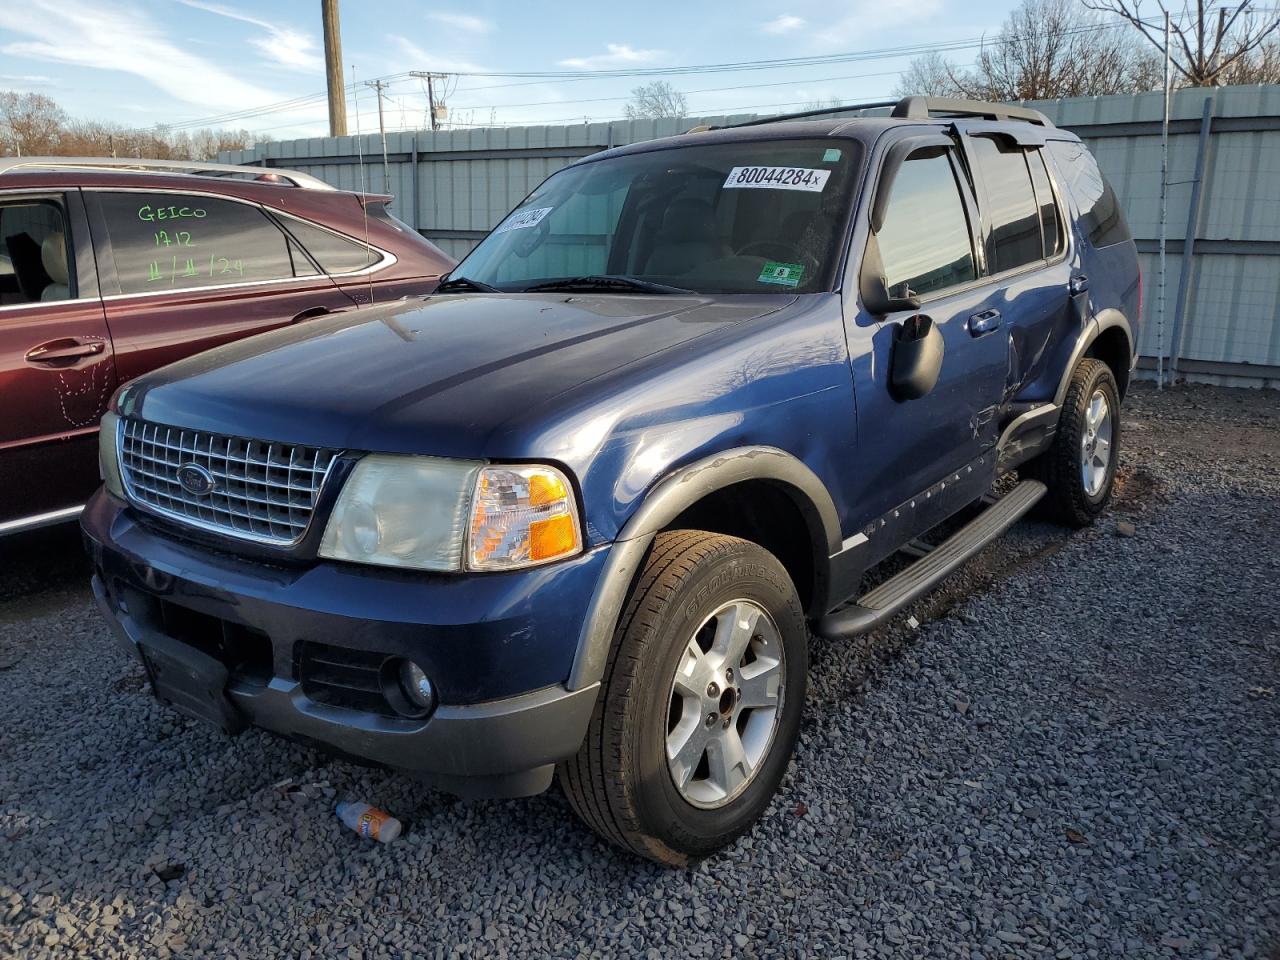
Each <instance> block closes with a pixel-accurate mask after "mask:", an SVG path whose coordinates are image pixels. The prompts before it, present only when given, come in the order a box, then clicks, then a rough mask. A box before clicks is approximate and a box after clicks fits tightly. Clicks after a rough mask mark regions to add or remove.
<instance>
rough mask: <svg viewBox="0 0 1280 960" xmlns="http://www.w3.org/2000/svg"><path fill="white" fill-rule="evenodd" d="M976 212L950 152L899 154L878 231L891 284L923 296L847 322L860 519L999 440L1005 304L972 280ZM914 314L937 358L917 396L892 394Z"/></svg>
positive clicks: (950, 473) (960, 467) (904, 498)
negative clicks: (929, 384) (924, 323)
mask: <svg viewBox="0 0 1280 960" xmlns="http://www.w3.org/2000/svg"><path fill="white" fill-rule="evenodd" d="M975 221H976V218H975V214H974V207H973V203H972V197H971V195H970V193H969V187H968V184H967V181H966V180H965V178H964V176H963V174H962V172H961V170H960V168H959V165H958V164H957V162H956V159H955V156H954V150H952V149H949V148H938V147H930V148H926V149H923V150H921V151H918V152H916V153H912V154H911V155H910V156H909V157H908V158H907V159H906V161H905V162H904V163H903V164H902V167H901V169H900V170H899V171H898V174H897V177H896V178H895V179H894V181H893V185H892V189H891V192H890V195H889V201H888V206H887V209H886V215H885V220H884V224H883V226H882V227H881V229H880V231H879V232H878V234H877V235H876V237H877V242H878V244H879V249H880V257H881V260H882V261H883V266H884V275H885V279H886V282H887V284H888V286H889V287H890V289H892V290H896V291H899V292H902V293H905V292H910V293H911V294H913V295H915V296H916V297H918V298H919V300H920V303H921V306H920V309H919V311H908V312H903V313H894V314H889V315H887V316H883V317H879V318H875V319H871V318H868V317H867V316H866V315H865V314H860V315H859V318H858V320H857V321H856V322H855V323H854V324H853V325H851V327H850V345H851V352H852V355H853V356H854V357H855V358H858V359H857V360H856V361H855V369H854V389H855V395H856V403H857V416H858V437H859V449H858V458H859V463H858V466H857V470H856V472H857V476H858V480H857V484H858V491H857V493H856V496H855V498H854V499H853V501H852V502H854V503H858V504H859V505H860V510H859V514H860V516H859V518H858V521H859V522H858V526H863V525H865V524H866V523H868V522H871V521H873V520H875V519H876V518H879V517H882V516H883V515H884V514H885V513H886V512H891V511H892V510H894V508H896V507H898V506H899V505H900V504H902V503H904V502H909V500H910V498H911V497H913V496H914V495H915V494H917V493H920V494H923V493H924V492H925V491H926V490H927V488H929V487H930V486H931V485H933V484H935V483H937V482H939V481H943V480H945V479H947V478H948V477H954V476H955V475H956V473H957V471H961V472H963V471H965V470H966V469H967V467H968V465H969V464H971V463H972V462H973V461H974V460H975V459H977V458H978V457H979V456H981V455H983V453H984V451H988V450H990V448H992V447H993V446H994V444H995V442H996V440H997V439H998V437H997V427H998V423H997V414H998V410H999V406H1000V403H1001V399H1002V395H1003V391H1004V387H1005V381H1006V375H1007V372H1008V364H1009V357H1008V348H1007V345H1006V336H1005V333H1004V329H1003V314H1004V311H1005V305H1004V303H1003V302H1002V298H1001V296H1000V293H999V291H998V290H997V289H996V288H993V287H991V286H989V285H984V284H980V283H979V282H978V279H977V278H978V274H979V265H978V259H977V257H976V256H975V250H974V232H975V230H974V227H975V226H976V222H975ZM917 312H918V313H919V314H920V315H921V316H925V317H928V318H929V319H930V320H932V321H933V323H934V324H935V325H936V326H937V327H938V330H939V331H940V333H941V335H942V339H943V344H944V350H943V358H942V368H941V372H940V373H939V375H938V380H937V383H936V384H935V385H934V387H933V389H932V390H930V391H929V392H928V393H927V394H925V395H924V396H923V397H919V398H917V399H913V400H898V399H895V398H894V397H893V395H892V394H891V392H890V388H889V383H890V368H891V363H892V358H893V332H894V328H895V327H897V326H898V325H899V324H900V323H902V322H905V321H909V320H910V319H911V318H912V317H913V316H914V315H915V314H916V313H917ZM961 505H963V504H957V505H956V506H957V508H958V507H959V506H961Z"/></svg>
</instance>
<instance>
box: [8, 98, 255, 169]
mask: <svg viewBox="0 0 1280 960" xmlns="http://www.w3.org/2000/svg"><path fill="white" fill-rule="evenodd" d="M268 139H270V138H269V137H264V136H261V135H255V134H253V133H250V132H249V131H248V130H193V131H191V132H189V133H188V132H187V131H185V130H179V131H176V132H174V131H172V130H170V129H169V128H167V127H165V126H162V125H161V126H156V127H153V128H151V129H139V128H136V127H126V126H123V125H121V124H118V123H102V122H100V121H97V120H78V119H72V120H68V119H67V116H66V114H65V113H64V112H63V110H62V108H61V107H60V106H58V104H57V103H56V102H54V101H53V100H51V99H49V98H48V97H45V96H42V95H40V94H35V93H28V94H20V93H13V92H10V91H4V90H0V156H4V155H11V154H20V155H26V156H34V155H37V154H57V155H58V156H63V157H110V156H116V157H138V158H146V159H148V160H216V159H217V157H218V154H219V153H220V152H222V151H224V150H243V149H245V148H246V147H249V146H252V145H253V144H254V143H262V142H264V141H266V140H268Z"/></svg>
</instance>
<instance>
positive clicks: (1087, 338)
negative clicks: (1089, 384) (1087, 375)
mask: <svg viewBox="0 0 1280 960" xmlns="http://www.w3.org/2000/svg"><path fill="white" fill-rule="evenodd" d="M1112 327H1119V328H1120V329H1122V330H1123V331H1124V335H1125V339H1127V340H1128V341H1129V364H1130V368H1132V365H1133V364H1134V363H1136V362H1137V345H1136V344H1135V343H1134V339H1133V327H1132V326H1131V325H1130V323H1129V320H1128V318H1127V317H1125V315H1124V314H1123V313H1121V312H1120V311H1119V310H1116V309H1114V308H1113V307H1107V308H1106V309H1105V310H1103V311H1101V312H1100V313H1099V314H1098V315H1097V316H1095V317H1094V318H1093V319H1092V320H1090V321H1089V323H1088V324H1087V325H1086V326H1085V328H1084V330H1083V331H1081V333H1080V336H1079V337H1078V338H1077V339H1076V345H1075V348H1074V349H1073V350H1072V351H1071V356H1070V357H1069V358H1068V359H1067V365H1066V367H1065V368H1063V371H1062V379H1061V380H1059V381H1058V390H1057V392H1056V393H1054V395H1053V402H1054V404H1055V405H1057V406H1059V407H1061V406H1062V404H1063V402H1064V401H1065V400H1066V399H1067V388H1068V387H1069V386H1070V385H1071V371H1072V370H1074V369H1075V368H1076V364H1077V363H1079V362H1080V358H1081V357H1083V356H1084V355H1085V353H1087V352H1088V350H1089V348H1090V347H1091V346H1093V342H1094V341H1095V340H1097V339H1098V337H1099V336H1100V335H1101V334H1102V333H1103V331H1105V330H1110V329H1111V328H1112Z"/></svg>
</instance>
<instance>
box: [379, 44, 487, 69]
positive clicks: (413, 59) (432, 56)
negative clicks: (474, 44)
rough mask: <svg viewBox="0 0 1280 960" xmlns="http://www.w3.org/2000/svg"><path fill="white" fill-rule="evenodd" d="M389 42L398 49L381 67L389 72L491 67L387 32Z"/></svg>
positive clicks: (385, 59)
mask: <svg viewBox="0 0 1280 960" xmlns="http://www.w3.org/2000/svg"><path fill="white" fill-rule="evenodd" d="M387 43H388V44H390V45H391V47H393V48H395V51H396V55H395V56H391V57H387V58H384V60H383V63H382V64H381V68H382V69H384V70H385V71H386V72H387V73H400V72H403V71H407V70H432V71H435V72H437V73H485V72H487V70H488V69H489V68H487V67H484V66H481V65H480V64H478V63H473V62H472V61H470V60H463V59H460V58H459V57H452V56H450V55H449V54H447V53H443V54H442V53H434V52H432V51H430V50H424V49H423V48H422V47H420V46H418V45H417V44H416V43H414V42H413V41H412V40H406V39H405V38H404V37H401V36H397V35H395V34H387ZM385 52H386V51H384V54H385ZM370 76H372V74H370Z"/></svg>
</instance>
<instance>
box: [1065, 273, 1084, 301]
mask: <svg viewBox="0 0 1280 960" xmlns="http://www.w3.org/2000/svg"><path fill="white" fill-rule="evenodd" d="M1088 289H1089V278H1088V277H1086V276H1085V275H1084V274H1083V273H1079V274H1076V275H1075V276H1074V277H1072V278H1071V279H1070V280H1068V281H1067V290H1068V291H1069V292H1070V293H1071V295H1072V296H1073V297H1074V296H1075V295H1076V294H1077V293H1084V292H1085V291H1086V290H1088Z"/></svg>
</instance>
